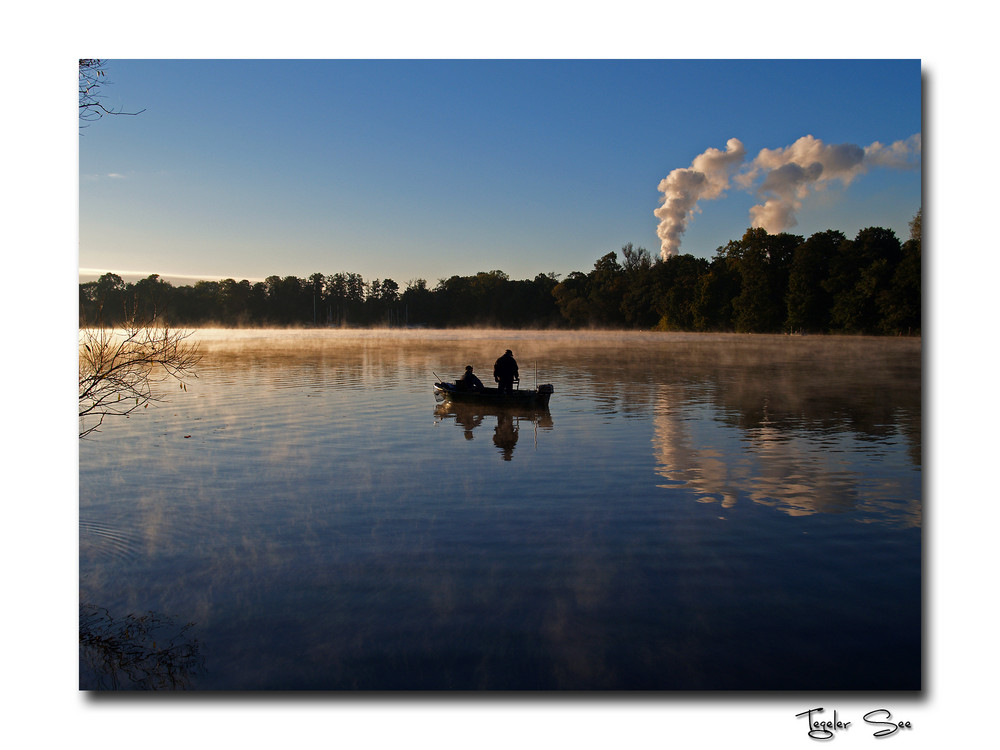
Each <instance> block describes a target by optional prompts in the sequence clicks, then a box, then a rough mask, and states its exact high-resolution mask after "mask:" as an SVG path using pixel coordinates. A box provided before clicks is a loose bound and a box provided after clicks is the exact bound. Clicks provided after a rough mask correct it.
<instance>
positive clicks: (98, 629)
mask: <svg viewBox="0 0 1000 750" xmlns="http://www.w3.org/2000/svg"><path fill="white" fill-rule="evenodd" d="M193 627H194V623H190V622H189V623H187V624H186V625H184V626H181V627H178V626H177V625H176V624H175V623H174V620H173V618H171V617H168V616H166V615H163V614H160V613H157V612H146V613H145V614H143V615H134V614H128V615H125V616H124V617H117V618H116V617H113V616H112V615H111V613H110V612H108V610H106V609H104V608H103V607H96V606H94V605H92V604H81V605H80V689H81V690H187V689H190V688H192V687H194V680H195V678H196V677H197V676H198V675H199V674H200V673H201V672H202V671H203V669H204V657H203V656H202V655H201V647H200V644H199V643H198V639H197V638H193V637H191V635H190V632H189V631H190V630H191V629H192V628H193Z"/></svg>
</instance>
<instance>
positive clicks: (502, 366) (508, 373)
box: [493, 354, 518, 380]
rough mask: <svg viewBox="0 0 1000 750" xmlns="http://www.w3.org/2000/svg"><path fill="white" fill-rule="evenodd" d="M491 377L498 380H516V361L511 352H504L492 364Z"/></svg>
mask: <svg viewBox="0 0 1000 750" xmlns="http://www.w3.org/2000/svg"><path fill="white" fill-rule="evenodd" d="M493 377H494V378H499V379H500V380H517V379H518V373H517V361H516V360H515V359H514V355H513V354H504V355H502V356H501V357H500V359H498V360H497V361H496V363H495V364H494V365H493Z"/></svg>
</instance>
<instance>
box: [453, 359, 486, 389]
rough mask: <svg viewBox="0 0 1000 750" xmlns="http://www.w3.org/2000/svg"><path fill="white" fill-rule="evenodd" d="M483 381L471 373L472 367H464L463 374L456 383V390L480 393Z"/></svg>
mask: <svg viewBox="0 0 1000 750" xmlns="http://www.w3.org/2000/svg"><path fill="white" fill-rule="evenodd" d="M483 387H484V386H483V381H482V380H480V379H479V378H477V377H476V376H475V375H474V374H473V372H472V365H466V366H465V374H464V375H463V376H462V377H461V379H460V380H459V381H458V388H459V390H462V391H481V390H483Z"/></svg>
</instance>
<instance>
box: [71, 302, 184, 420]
mask: <svg viewBox="0 0 1000 750" xmlns="http://www.w3.org/2000/svg"><path fill="white" fill-rule="evenodd" d="M190 336H191V332H189V331H178V330H173V329H171V328H170V327H168V326H166V325H159V324H157V323H156V321H155V319H154V320H151V321H148V322H143V321H140V320H138V318H137V317H136V316H135V314H134V313H133V314H132V315H130V316H128V318H127V319H126V321H125V323H124V324H123V325H122V326H121V327H119V328H104V327H94V328H82V329H80V401H79V418H80V437H81V438H82V437H85V436H87V435H89V434H90V433H92V432H95V431H97V430H98V429H99V428H100V427H101V425H102V424H103V422H104V418H105V417H108V416H118V417H121V416H128V415H129V414H131V413H132V412H134V411H136V410H137V409H140V408H142V409H144V408H146V407H147V406H148V405H149V403H150V402H159V401H162V400H163V395H162V393H160V392H159V391H157V390H156V386H157V385H158V384H159V383H162V382H165V381H167V380H170V379H174V380H176V381H177V382H178V383H179V384H180V387H181V388H182V389H183V390H187V383H186V382H185V379H186V378H189V377H197V376H196V375H195V373H194V368H195V366H196V365H197V364H198V362H199V361H200V360H201V355H200V354H199V353H198V349H197V347H196V346H194V345H192V344H190V343H187V341H186V340H187V339H188V338H189V337H190Z"/></svg>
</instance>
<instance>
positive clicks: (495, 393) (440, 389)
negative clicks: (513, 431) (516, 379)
mask: <svg viewBox="0 0 1000 750" xmlns="http://www.w3.org/2000/svg"><path fill="white" fill-rule="evenodd" d="M552 391H553V388H552V386H551V385H548V384H546V385H540V386H538V387H537V388H532V389H530V390H529V389H524V390H521V389H520V388H516V389H515V390H513V391H511V392H510V393H504V394H501V393H500V389H499V388H486V387H483V388H459V387H458V384H457V381H456V382H455V383H443V382H442V383H435V384H434V395H435V397H437V398H438V399H439V400H442V401H443V400H448V401H453V402H460V403H476V404H489V405H492V406H498V407H504V406H520V407H529V408H535V409H548V408H549V398H550V397H551V396H552Z"/></svg>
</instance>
